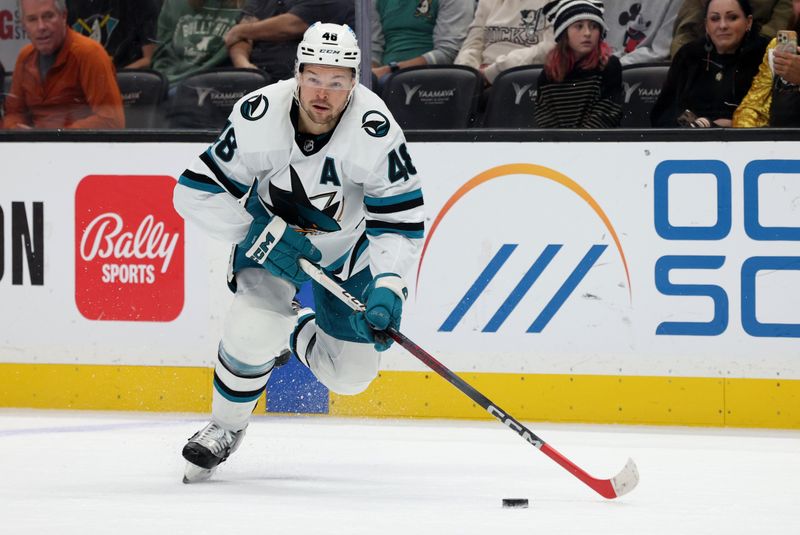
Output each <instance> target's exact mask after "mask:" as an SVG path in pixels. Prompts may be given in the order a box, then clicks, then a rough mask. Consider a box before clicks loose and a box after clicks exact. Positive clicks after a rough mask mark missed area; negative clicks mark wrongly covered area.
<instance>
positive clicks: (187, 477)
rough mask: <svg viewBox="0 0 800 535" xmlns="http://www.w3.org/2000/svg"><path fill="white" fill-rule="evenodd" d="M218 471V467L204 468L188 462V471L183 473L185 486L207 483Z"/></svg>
mask: <svg viewBox="0 0 800 535" xmlns="http://www.w3.org/2000/svg"><path fill="white" fill-rule="evenodd" d="M216 471H217V467H216V466H215V467H214V468H202V467H200V466H197V465H196V464H194V463H190V462H188V461H187V462H186V469H185V470H184V472H183V482H184V483H185V484H187V485H188V484H190V483H199V482H201V481H206V480H208V479H210V478H211V476H213V475H214V472H216Z"/></svg>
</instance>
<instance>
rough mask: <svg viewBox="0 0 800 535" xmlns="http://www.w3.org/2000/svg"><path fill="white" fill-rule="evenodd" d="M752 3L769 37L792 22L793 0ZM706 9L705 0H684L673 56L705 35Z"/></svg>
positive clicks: (679, 13) (763, 33) (762, 30)
mask: <svg viewBox="0 0 800 535" xmlns="http://www.w3.org/2000/svg"><path fill="white" fill-rule="evenodd" d="M750 4H751V5H752V6H753V22H755V23H756V24H757V25H758V26H759V28H760V30H759V31H760V32H761V35H763V36H765V37H767V38H769V39H772V38H773V37H775V35H776V34H777V32H778V30H782V29H784V28H788V27H789V24H791V22H792V0H752V1H751V2H750ZM705 11H706V10H705V4H704V1H703V0H684V2H683V5H682V6H681V8H680V9H679V10H678V16H677V19H676V20H675V28H674V36H673V38H672V46H671V47H670V55H671V56H672V57H675V54H677V53H678V50H680V49H681V47H682V46H683V45H685V44H688V43H690V42H692V41H695V40H697V39H699V38H701V37H703V34H704V33H705V31H704V28H703V20H704V14H705Z"/></svg>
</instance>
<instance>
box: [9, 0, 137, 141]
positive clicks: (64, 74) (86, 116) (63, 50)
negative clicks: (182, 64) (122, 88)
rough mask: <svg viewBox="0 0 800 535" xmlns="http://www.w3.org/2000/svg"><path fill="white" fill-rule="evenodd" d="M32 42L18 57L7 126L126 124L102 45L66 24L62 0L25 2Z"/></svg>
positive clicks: (101, 126)
mask: <svg viewBox="0 0 800 535" xmlns="http://www.w3.org/2000/svg"><path fill="white" fill-rule="evenodd" d="M20 5H21V8H22V21H23V25H24V27H25V31H26V32H27V33H28V36H29V37H30V39H31V44H30V45H28V46H25V47H24V48H23V49H22V50H21V51H20V53H19V56H18V57H17V63H16V67H15V68H14V75H13V77H12V84H11V91H10V93H9V94H8V95H7V97H6V102H5V120H4V125H5V127H6V128H96V129H106V128H123V127H124V126H125V117H124V115H123V110H122V96H121V95H120V92H119V86H117V81H116V76H115V72H114V67H113V66H112V64H111V59H110V58H109V57H108V54H107V53H106V51H105V50H104V49H103V47H102V46H101V45H100V44H98V43H96V42H94V41H92V40H91V39H89V38H88V37H83V36H82V35H79V34H78V33H76V32H74V31H73V30H71V29H69V28H68V27H67V8H66V4H65V1H64V0H22V1H21V2H20Z"/></svg>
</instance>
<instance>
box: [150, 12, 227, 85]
mask: <svg viewBox="0 0 800 535" xmlns="http://www.w3.org/2000/svg"><path fill="white" fill-rule="evenodd" d="M239 4H240V2H238V1H236V0H164V6H163V7H162V9H161V14H160V15H159V17H158V31H157V35H158V48H157V49H156V52H155V54H154V55H153V63H152V66H153V68H154V69H155V70H157V71H160V72H161V73H163V74H164V75H165V76H166V77H167V79H168V80H169V82H170V84H174V83H176V82H179V81H181V80H183V79H184V78H186V77H187V76H189V75H191V74H194V73H197V72H200V71H204V70H207V69H209V68H211V67H217V66H219V65H221V64H223V63H225V62H227V61H228V49H227V48H225V41H224V37H225V34H226V33H227V32H228V30H230V29H231V28H232V27H233V26H234V25H235V24H236V21H237V19H238V18H239V15H240V10H239Z"/></svg>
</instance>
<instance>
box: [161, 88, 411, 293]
mask: <svg viewBox="0 0 800 535" xmlns="http://www.w3.org/2000/svg"><path fill="white" fill-rule="evenodd" d="M295 88H296V81H295V80H286V81H282V82H278V83H276V84H273V85H269V86H266V87H263V88H261V89H259V90H257V91H254V92H252V93H250V94H249V95H246V96H244V97H243V98H242V99H241V100H239V102H237V103H236V105H235V106H234V108H233V111H232V112H231V115H230V118H229V121H228V124H227V125H226V127H225V128H224V129H223V131H222V134H220V136H219V138H218V139H217V141H215V142H214V143H213V144H212V145H211V146H210V147H209V148H208V149H207V150H206V151H205V152H204V153H203V154H201V155H200V156H199V157H198V158H197V159H196V160H195V161H193V162H192V164H191V165H190V166H189V168H188V169H187V170H186V171H184V172H183V174H182V175H181V177H180V180H179V182H178V185H177V186H176V188H175V194H174V203H175V208H176V209H177V211H178V212H179V213H180V214H181V216H183V217H184V219H186V220H187V221H191V222H193V223H195V224H197V225H199V226H200V227H202V228H203V229H204V230H205V231H206V233H208V234H209V235H210V236H212V237H214V238H217V239H220V240H223V241H227V242H230V243H238V242H240V241H241V240H242V239H244V237H245V236H246V235H247V232H248V229H249V227H250V224H251V222H252V217H251V216H250V214H248V213H247V212H246V211H245V209H244V206H243V204H244V200H245V196H246V194H247V192H248V190H249V189H250V187H251V185H252V184H253V181H254V179H257V180H258V189H257V191H258V194H259V195H260V196H261V198H262V199H263V200H264V202H265V204H266V205H267V207H268V209H269V211H270V212H271V213H273V214H277V215H279V216H280V217H282V218H283V219H284V220H285V221H286V222H287V223H289V224H290V225H291V226H293V227H294V228H298V229H301V230H302V231H303V232H304V233H305V234H306V236H307V237H308V238H309V239H310V240H311V242H312V243H313V244H314V245H315V246H316V247H317V248H318V249H319V250H320V251H321V252H322V261H321V262H320V265H321V266H322V267H323V268H324V269H326V270H328V271H329V272H332V273H334V274H335V275H337V276H338V277H339V278H340V279H341V280H345V279H347V278H348V277H349V276H350V275H351V274H355V273H357V272H359V271H361V270H362V269H363V268H364V267H367V266H369V267H370V269H371V271H372V273H373V274H378V273H387V272H388V273H397V274H399V275H400V276H405V275H406V274H407V273H408V271H409V269H410V268H411V267H412V265H413V263H414V262H415V260H416V258H417V255H418V252H419V247H420V245H421V241H422V237H423V232H424V210H423V197H422V189H421V185H420V180H419V177H418V176H417V170H416V168H415V167H414V164H413V162H412V161H411V158H410V156H409V153H408V149H407V147H406V144H405V137H404V135H403V132H402V131H401V130H400V128H399V126H398V125H397V123H396V122H395V120H394V118H393V117H392V115H391V113H390V112H389V110H388V109H387V108H386V106H385V105H384V103H383V101H382V100H381V99H380V98H379V97H378V96H377V95H375V94H374V93H372V92H371V91H370V90H368V89H367V88H365V87H363V86H361V85H359V86H357V87H356V89H355V91H354V93H353V96H352V98H351V100H350V103H349V104H348V106H347V108H346V109H345V111H344V113H343V114H342V117H341V119H340V121H339V124H338V125H337V126H336V128H335V129H334V130H333V131H332V133H331V135H327V136H321V137H319V138H317V139H310V140H306V143H311V144H313V143H318V144H322V147H321V148H319V147H317V148H316V150H315V151H313V152H312V151H311V147H306V150H305V151H303V150H301V147H299V146H298V142H297V141H296V139H295V135H296V131H295V127H294V125H293V122H292V119H291V116H290V114H291V111H290V110H291V109H292V103H293V93H294V90H295ZM364 253H367V254H364Z"/></svg>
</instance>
